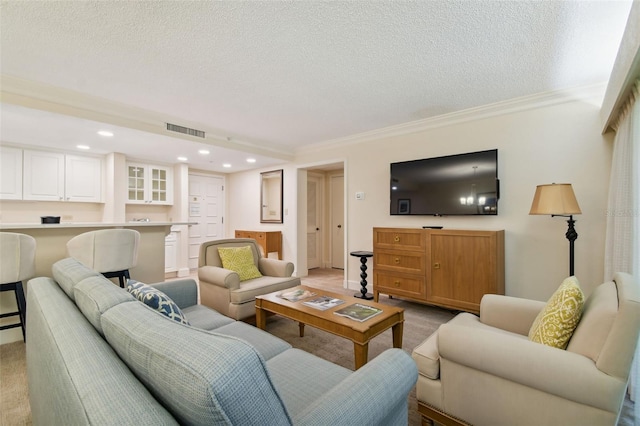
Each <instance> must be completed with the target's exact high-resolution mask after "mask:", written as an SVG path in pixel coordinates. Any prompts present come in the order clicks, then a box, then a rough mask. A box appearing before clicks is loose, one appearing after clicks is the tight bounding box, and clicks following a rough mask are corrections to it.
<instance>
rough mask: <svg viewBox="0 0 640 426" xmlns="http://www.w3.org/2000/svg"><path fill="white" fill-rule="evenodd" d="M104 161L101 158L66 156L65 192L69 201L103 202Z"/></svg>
mask: <svg viewBox="0 0 640 426" xmlns="http://www.w3.org/2000/svg"><path fill="white" fill-rule="evenodd" d="M101 165H102V161H101V159H100V158H94V157H83V156H79V155H65V159H64V170H65V180H64V191H65V200H67V201H84V202H100V201H102V196H101V194H102V167H101Z"/></svg>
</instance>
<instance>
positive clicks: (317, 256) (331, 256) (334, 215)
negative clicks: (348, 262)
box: [299, 161, 347, 287]
mask: <svg viewBox="0 0 640 426" xmlns="http://www.w3.org/2000/svg"><path fill="white" fill-rule="evenodd" d="M299 171H301V172H304V173H306V179H301V180H300V181H299V182H300V184H301V185H303V187H304V191H300V193H306V203H301V205H300V207H302V209H304V211H303V212H300V213H301V214H300V216H299V218H300V219H302V220H303V221H304V224H305V225H304V226H301V227H300V229H301V230H302V231H303V233H304V236H302V238H299V247H302V248H305V249H306V250H304V251H306V253H301V256H302V259H301V260H303V261H305V263H306V268H304V269H306V274H304V272H303V275H308V274H309V271H310V270H311V271H314V273H318V272H321V271H320V270H322V269H327V270H329V269H330V270H332V271H333V273H334V274H335V272H340V273H341V275H342V276H343V279H342V282H343V287H344V286H345V285H346V272H347V271H346V270H345V258H346V254H345V248H346V232H345V231H346V226H345V218H346V214H345V176H344V162H341V161H340V162H333V163H328V164H321V165H314V166H310V167H303V168H301V169H299ZM299 263H301V262H299ZM327 272H331V271H327Z"/></svg>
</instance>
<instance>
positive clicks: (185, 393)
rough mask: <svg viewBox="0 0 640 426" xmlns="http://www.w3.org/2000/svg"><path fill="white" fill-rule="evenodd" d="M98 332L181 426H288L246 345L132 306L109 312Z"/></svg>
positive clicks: (262, 368)
mask: <svg viewBox="0 0 640 426" xmlns="http://www.w3.org/2000/svg"><path fill="white" fill-rule="evenodd" d="M102 327H103V329H104V333H105V337H106V339H107V341H108V342H109V344H110V345H111V347H112V348H114V350H115V351H116V352H117V353H118V355H119V356H120V358H121V359H122V360H123V361H124V362H125V363H126V364H127V366H129V368H130V369H131V370H132V371H133V372H134V373H135V374H136V376H138V378H139V379H140V381H141V382H143V383H144V384H145V386H146V387H147V388H148V389H150V391H151V392H152V393H153V394H154V396H155V397H156V398H157V399H158V400H160V401H161V403H162V405H163V406H164V407H165V408H166V409H167V410H169V411H170V412H171V413H172V414H173V416H174V417H176V419H178V421H179V422H180V423H181V424H192V425H204V424H207V425H211V424H227V425H230V424H233V425H249V424H265V423H269V424H277V425H288V424H291V420H290V418H289V415H288V413H287V411H286V408H285V406H284V404H283V402H282V400H281V399H280V396H279V395H278V393H277V391H276V389H275V387H274V386H273V384H272V382H271V379H270V377H269V374H268V372H267V369H266V366H265V363H264V361H263V359H262V357H261V356H260V354H259V353H258V352H257V351H256V350H255V349H254V348H253V347H251V345H249V344H248V343H247V342H245V341H243V340H240V339H237V338H234V337H230V336H223V335H221V334H213V333H209V332H207V331H204V330H199V329H196V328H193V327H189V326H185V325H183V324H180V323H177V322H175V321H158V318H157V315H156V314H155V313H154V312H152V311H151V310H150V309H149V308H146V307H145V306H143V305H142V304H136V303H126V304H120V305H118V306H114V307H113V308H111V309H109V310H108V311H107V312H105V314H104V315H103V316H102ZM168 336H170V341H169V342H168V341H167V337H168ZM132 409H134V408H132Z"/></svg>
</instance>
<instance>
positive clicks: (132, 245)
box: [67, 229, 140, 288]
mask: <svg viewBox="0 0 640 426" xmlns="http://www.w3.org/2000/svg"><path fill="white" fill-rule="evenodd" d="M139 244H140V233H139V232H138V231H136V230H134V229H100V230H98V231H89V232H85V233H83V234H80V235H77V236H75V237H73V238H72V239H70V240H69V242H68V243H67V253H68V254H69V256H71V257H73V258H74V259H76V260H78V261H79V262H80V263H82V264H84V265H85V266H88V267H89V268H91V269H93V270H94V271H97V272H100V273H101V274H102V275H104V276H105V277H107V278H118V281H119V282H120V287H122V288H124V286H125V280H128V279H130V278H131V276H130V274H129V269H131V268H133V267H134V266H136V265H137V263H138V246H139Z"/></svg>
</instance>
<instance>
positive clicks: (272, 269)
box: [258, 257, 293, 277]
mask: <svg viewBox="0 0 640 426" xmlns="http://www.w3.org/2000/svg"><path fill="white" fill-rule="evenodd" d="M258 269H259V270H260V273H261V274H262V275H266V276H268V277H290V276H291V275H293V263H291V262H288V261H286V260H278V259H270V258H267V257H261V258H260V260H259V261H258Z"/></svg>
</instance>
